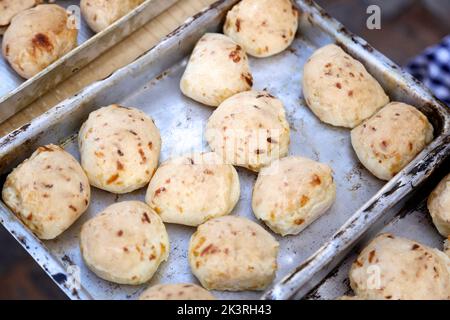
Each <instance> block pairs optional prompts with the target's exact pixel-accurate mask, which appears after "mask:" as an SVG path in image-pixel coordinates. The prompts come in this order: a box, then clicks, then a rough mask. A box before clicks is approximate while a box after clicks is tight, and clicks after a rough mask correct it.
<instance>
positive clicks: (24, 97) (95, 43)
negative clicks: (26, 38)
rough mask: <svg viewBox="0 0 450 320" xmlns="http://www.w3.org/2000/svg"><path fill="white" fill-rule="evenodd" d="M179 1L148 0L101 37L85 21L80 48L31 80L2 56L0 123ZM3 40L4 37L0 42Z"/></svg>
mask: <svg viewBox="0 0 450 320" xmlns="http://www.w3.org/2000/svg"><path fill="white" fill-rule="evenodd" d="M175 2H177V0H147V1H146V2H144V3H143V4H142V5H141V6H139V7H138V8H136V9H135V10H133V11H132V12H130V13H129V14H128V15H126V16H125V17H123V18H122V19H120V20H118V21H116V22H115V23H114V24H112V25H111V26H110V27H109V28H107V29H106V30H103V31H102V32H100V33H98V34H95V33H94V32H93V31H92V30H91V29H90V28H89V26H88V25H87V23H86V21H84V19H81V21H80V30H79V34H78V44H79V46H78V47H77V48H75V49H74V50H72V51H71V52H69V53H68V54H66V55H65V56H64V57H62V58H61V59H59V60H58V61H56V62H55V63H53V64H52V65H50V66H48V67H47V68H46V69H44V70H43V71H41V72H40V73H39V74H37V75H35V76H34V77H32V78H31V79H28V80H25V79H23V78H21V77H20V76H19V75H18V74H17V73H16V72H15V71H14V70H13V69H12V68H11V67H10V66H9V64H8V63H7V62H6V60H5V59H4V57H3V55H2V54H1V53H0V122H3V121H5V120H6V119H8V118H9V117H11V116H13V115H14V114H16V113H17V112H19V111H20V110H22V109H23V108H25V107H26V106H27V105H29V104H30V103H31V102H33V101H34V100H36V99H37V98H39V97H40V96H42V95H43V94H44V93H46V92H47V91H49V90H50V89H52V88H54V87H55V86H56V85H57V84H58V83H60V82H62V81H63V80H65V79H67V78H68V77H70V76H71V75H72V74H74V73H76V72H77V71H78V70H80V69H81V68H83V67H84V66H86V65H87V64H88V63H89V62H91V61H93V60H94V59H95V58H97V57H98V56H100V55H101V54H102V53H104V52H105V51H106V50H108V49H109V48H111V47H113V46H114V45H116V44H117V43H119V42H120V41H122V40H123V39H124V38H125V37H127V36H129V35H130V34H131V33H133V32H134V31H135V30H137V29H139V28H140V27H142V26H143V25H144V24H145V23H147V22H148V21H149V20H151V19H153V18H154V17H156V16H157V15H159V14H160V13H161V12H163V11H164V10H166V9H167V8H169V7H170V6H172V5H173V4H174V3H175ZM55 3H56V4H59V5H61V6H63V7H64V8H68V7H70V6H79V4H80V1H79V0H57V1H55ZM2 38H3V37H1V35H0V39H2Z"/></svg>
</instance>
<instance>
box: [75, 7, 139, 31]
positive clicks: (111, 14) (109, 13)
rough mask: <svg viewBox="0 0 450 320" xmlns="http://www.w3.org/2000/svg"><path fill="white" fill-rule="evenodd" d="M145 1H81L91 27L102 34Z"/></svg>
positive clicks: (83, 11)
mask: <svg viewBox="0 0 450 320" xmlns="http://www.w3.org/2000/svg"><path fill="white" fill-rule="evenodd" d="M144 1H145V0H81V2H80V6H81V13H82V15H83V17H84V19H85V20H86V22H87V23H88V25H89V27H90V28H91V29H92V30H94V31H95V32H100V31H102V30H104V29H106V28H107V27H109V26H110V25H112V24H113V23H114V22H116V21H117V20H119V19H120V18H122V17H123V16H125V15H127V14H128V13H129V12H131V11H133V9H134V8H136V7H138V6H139V5H140V4H141V3H143V2H144Z"/></svg>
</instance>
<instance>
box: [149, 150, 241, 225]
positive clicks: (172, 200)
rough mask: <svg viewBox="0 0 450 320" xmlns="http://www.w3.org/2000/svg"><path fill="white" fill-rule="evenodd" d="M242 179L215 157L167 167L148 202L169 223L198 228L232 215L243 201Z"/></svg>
mask: <svg viewBox="0 0 450 320" xmlns="http://www.w3.org/2000/svg"><path fill="white" fill-rule="evenodd" d="M239 186H240V185H239V176H238V174H237V172H236V169H234V167H233V166H232V165H228V164H224V163H223V160H222V159H221V158H220V157H219V156H218V155H217V154H215V153H204V154H194V155H190V156H185V157H180V158H176V159H172V160H169V161H167V162H165V163H163V164H162V165H161V166H160V167H159V168H158V170H156V173H155V175H154V176H153V178H152V180H151V182H150V185H149V187H148V191H147V196H146V202H147V203H148V204H149V205H150V207H151V208H152V209H153V210H155V212H157V213H158V214H159V216H160V217H161V218H162V220H163V221H164V222H167V223H177V224H183V225H187V226H194V227H196V226H198V225H200V224H202V223H204V222H206V221H207V220H209V219H212V218H217V217H221V216H224V215H227V214H229V213H230V212H231V211H232V210H233V209H234V207H235V206H236V203H237V202H238V200H239V195H240V187H239Z"/></svg>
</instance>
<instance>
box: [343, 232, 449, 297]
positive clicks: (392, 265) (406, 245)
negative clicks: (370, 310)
mask: <svg viewBox="0 0 450 320" xmlns="http://www.w3.org/2000/svg"><path fill="white" fill-rule="evenodd" d="M350 285H351V287H352V288H353V290H354V291H355V293H356V295H357V296H359V297H361V298H363V299H370V300H378V299H382V300H384V299H388V300H447V299H450V259H449V257H447V256H446V255H445V254H444V253H443V252H441V251H439V250H436V249H432V248H429V247H427V246H424V245H422V244H419V243H417V242H414V241H411V240H407V239H402V238H398V237H394V236H393V235H390V234H383V235H380V236H378V237H377V238H375V240H373V241H372V242H371V243H370V244H369V246H368V247H367V248H365V249H364V250H363V251H362V253H361V254H360V255H359V257H358V259H357V260H356V262H354V263H353V265H352V268H351V270H350Z"/></svg>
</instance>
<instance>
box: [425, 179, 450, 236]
mask: <svg viewBox="0 0 450 320" xmlns="http://www.w3.org/2000/svg"><path fill="white" fill-rule="evenodd" d="M428 210H429V211H430V213H431V217H432V218H433V222H434V224H435V225H436V228H437V229H438V230H439V233H440V234H442V235H443V236H444V237H450V175H448V176H446V177H445V178H444V180H442V181H441V183H439V185H438V186H437V187H436V189H435V190H434V191H433V192H432V193H431V195H430V197H429V198H428Z"/></svg>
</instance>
